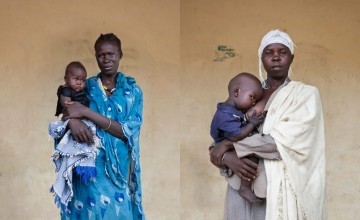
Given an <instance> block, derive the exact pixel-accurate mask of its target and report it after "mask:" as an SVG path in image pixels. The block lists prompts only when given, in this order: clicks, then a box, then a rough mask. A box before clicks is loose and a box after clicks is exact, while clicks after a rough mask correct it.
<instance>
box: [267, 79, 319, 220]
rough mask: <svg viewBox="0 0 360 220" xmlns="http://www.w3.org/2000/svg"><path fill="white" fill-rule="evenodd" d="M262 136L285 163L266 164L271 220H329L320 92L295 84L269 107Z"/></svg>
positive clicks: (285, 89) (291, 84)
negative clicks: (272, 144) (268, 137)
mask: <svg viewBox="0 0 360 220" xmlns="http://www.w3.org/2000/svg"><path fill="white" fill-rule="evenodd" d="M263 133H264V134H270V135H271V137H273V138H274V140H275V143H276V146H277V149H278V152H279V153H280V155H281V159H282V160H266V159H265V160H264V163H265V170H266V176H267V183H268V185H267V196H266V197H267V207H266V219H308V220H309V219H310V220H311V219H314V220H318V219H324V218H325V217H326V216H325V215H326V212H325V185H326V183H325V134H324V121H323V113H322V107H321V101H320V96H319V92H318V90H317V89H316V88H315V87H313V86H309V85H305V84H303V83H300V82H295V81H291V82H290V83H289V84H288V85H287V86H285V87H284V88H282V89H281V90H280V91H279V92H278V94H277V95H276V97H275V98H274V100H273V101H272V103H271V105H270V106H269V109H268V113H267V117H266V120H265V122H264V126H263Z"/></svg>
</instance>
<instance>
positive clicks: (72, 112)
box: [62, 101, 88, 120]
mask: <svg viewBox="0 0 360 220" xmlns="http://www.w3.org/2000/svg"><path fill="white" fill-rule="evenodd" d="M65 104H66V106H65V108H64V110H63V117H62V120H67V119H71V118H83V117H85V114H84V113H85V112H86V110H87V109H88V107H86V106H84V105H82V104H80V103H79V102H72V101H70V102H66V103H65Z"/></svg>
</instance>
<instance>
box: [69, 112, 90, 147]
mask: <svg viewBox="0 0 360 220" xmlns="http://www.w3.org/2000/svg"><path fill="white" fill-rule="evenodd" d="M68 127H69V128H70V130H71V135H72V136H73V138H74V140H75V141H77V142H79V143H87V144H89V145H91V144H93V143H94V139H93V135H94V134H93V133H92V131H91V129H89V127H88V126H87V125H86V124H85V123H84V122H82V121H81V120H79V119H75V118H74V119H71V120H70V121H69V123H68Z"/></svg>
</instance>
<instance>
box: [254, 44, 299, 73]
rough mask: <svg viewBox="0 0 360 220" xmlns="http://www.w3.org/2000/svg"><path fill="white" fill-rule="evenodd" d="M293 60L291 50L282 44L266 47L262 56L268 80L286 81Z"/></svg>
mask: <svg viewBox="0 0 360 220" xmlns="http://www.w3.org/2000/svg"><path fill="white" fill-rule="evenodd" d="M293 59H294V55H292V54H291V52H290V50H289V48H288V47H286V46H285V45H283V44H280V43H274V44H269V45H268V46H266V47H265V48H264V50H263V53H262V56H261V61H262V63H263V65H264V69H265V71H266V72H267V76H268V78H273V79H285V78H286V77H287V76H288V72H289V69H290V65H291V63H292V61H293Z"/></svg>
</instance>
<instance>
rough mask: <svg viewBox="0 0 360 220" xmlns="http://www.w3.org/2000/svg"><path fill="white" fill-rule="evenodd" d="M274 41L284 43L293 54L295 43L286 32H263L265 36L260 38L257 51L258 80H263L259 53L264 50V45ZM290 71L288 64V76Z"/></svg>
mask: <svg viewBox="0 0 360 220" xmlns="http://www.w3.org/2000/svg"><path fill="white" fill-rule="evenodd" d="M274 43H280V44H283V45H285V46H286V47H287V48H289V50H290V52H291V54H294V47H295V44H294V42H293V41H292V40H291V38H290V36H289V35H288V34H287V33H285V32H282V31H280V30H272V31H269V32H268V33H267V34H265V36H264V37H263V38H262V40H261V43H260V47H259V51H258V56H259V76H260V80H261V81H262V82H264V81H265V79H264V74H263V72H262V61H261V55H262V52H263V51H264V49H265V47H266V46H268V45H270V44H274ZM291 72H292V71H291V66H290V69H289V73H288V76H290V75H291Z"/></svg>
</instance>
